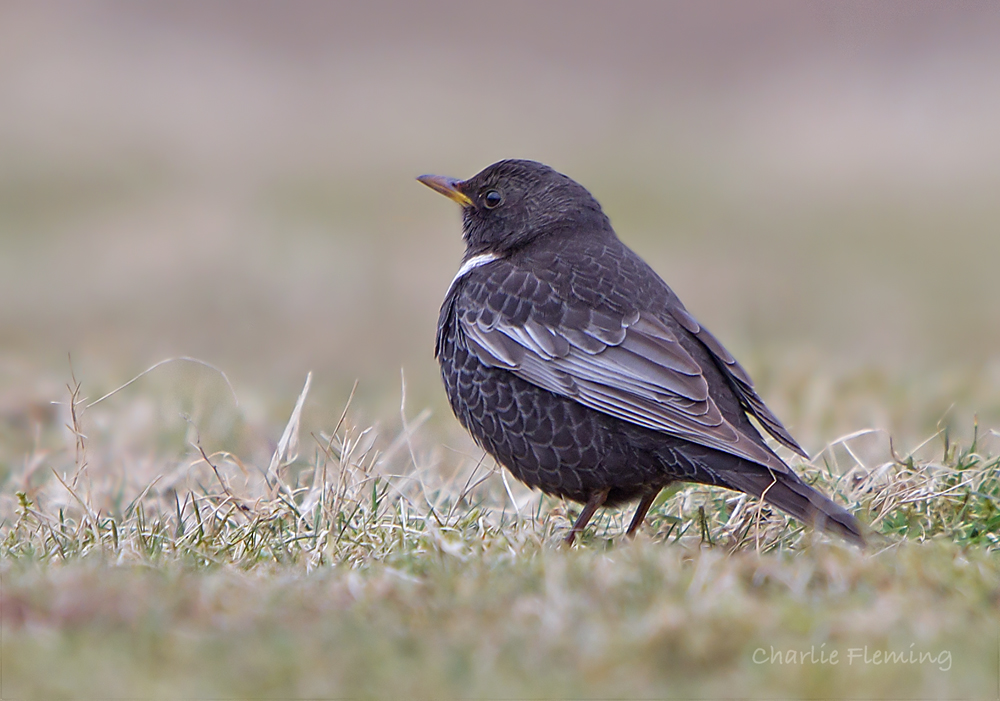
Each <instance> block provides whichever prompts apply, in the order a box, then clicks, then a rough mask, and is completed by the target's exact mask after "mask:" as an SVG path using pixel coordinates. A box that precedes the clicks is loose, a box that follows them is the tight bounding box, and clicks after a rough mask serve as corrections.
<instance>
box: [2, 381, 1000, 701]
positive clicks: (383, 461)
mask: <svg viewBox="0 0 1000 701" xmlns="http://www.w3.org/2000/svg"><path fill="white" fill-rule="evenodd" d="M70 388H71V389H72V390H74V394H73V398H74V400H75V402H77V403H76V405H75V418H74V411H71V409H70V404H69V402H67V404H66V405H64V406H62V407H60V409H59V416H58V419H63V420H65V421H66V423H67V425H68V426H69V427H71V428H73V429H74V430H73V431H72V432H69V433H65V432H64V434H63V437H64V439H65V440H66V443H65V444H64V445H63V446H62V447H61V448H58V449H54V448H46V447H44V446H45V444H46V443H47V442H49V441H51V439H52V437H51V436H48V437H43V435H42V433H44V432H45V430H48V431H53V430H55V427H56V425H57V424H56V422H57V421H58V419H57V418H55V417H50V421H49V422H48V428H47V429H45V430H43V426H42V424H38V426H39V433H38V434H36V435H37V441H38V442H37V447H36V450H34V451H31V452H29V453H28V454H27V455H25V456H24V459H23V461H22V462H19V463H15V462H14V461H13V460H8V459H7V458H10V457H11V456H6V458H5V462H4V464H3V466H2V467H3V471H4V472H3V481H4V490H3V494H2V497H0V498H2V503H0V508H2V514H3V521H2V525H0V538H2V548H3V555H4V557H3V561H2V577H3V589H2V605H3V606H2V616H3V619H2V622H3V643H2V650H0V653H2V655H3V678H2V683H3V688H2V689H0V692H2V693H3V695H4V696H5V697H7V696H18V697H49V698H50V697H53V696H94V697H98V696H99V697H107V696H154V697H179V696H197V697H217V696H234V695H235V696H240V697H269V698H270V697H290V696H301V697H329V696H337V697H340V696H359V695H362V696H365V695H381V696H397V697H398V696H400V695H407V696H411V697H412V696H421V697H439V696H481V697H488V698H492V697H520V696H532V697H537V696H550V697H589V696H596V697H606V696H616V697H648V696H664V695H670V696H684V695H699V696H718V695H720V694H721V695H727V694H731V693H732V691H733V690H734V689H739V690H740V695H748V696H759V697H768V696H774V695H780V696H788V695H791V696H807V697H808V696H823V697H841V696H855V697H857V696H862V697H865V698H889V697H892V698H905V697H921V698H924V697H928V696H942V697H957V696H963V695H973V696H983V695H988V694H989V693H992V691H993V690H994V689H995V684H996V679H997V657H996V649H997V648H996V644H998V642H1000V641H998V640H997V635H996V634H997V628H996V623H995V621H996V615H997V612H998V611H997V610H998V608H1000V598H998V592H1000V561H998V559H997V554H998V552H1000V541H998V534H1000V510H998V504H1000V480H998V466H1000V458H998V457H997V456H998V453H1000V451H998V450H997V448H998V444H1000V440H998V437H997V434H996V433H995V432H993V431H985V430H983V431H980V430H979V429H978V427H977V428H976V431H975V434H976V438H975V439H974V441H973V442H972V443H971V444H965V445H959V444H956V443H954V442H952V441H951V440H950V438H949V436H948V434H947V433H946V432H944V431H942V432H941V435H936V436H932V437H931V438H930V439H928V441H927V442H926V444H925V445H921V446H918V447H917V448H916V449H913V450H911V451H910V452H902V453H901V452H900V451H901V450H902V448H901V447H900V446H892V445H891V444H890V442H889V439H888V437H887V436H886V435H884V434H882V433H880V432H876V431H862V432H859V433H857V434H854V435H850V436H846V437H845V438H843V439H842V440H840V441H836V442H834V443H832V444H831V445H829V446H828V447H827V448H826V449H825V450H824V451H823V452H822V453H820V454H819V455H818V456H817V457H816V458H815V459H814V460H813V461H812V463H811V464H809V465H799V466H797V468H798V469H799V470H800V471H801V472H802V473H803V474H804V475H805V476H806V478H807V479H808V480H809V481H810V482H813V483H815V484H816V485H817V486H818V487H819V488H820V489H822V490H824V491H826V492H828V493H831V494H833V495H834V496H835V498H836V499H837V500H838V501H840V502H841V503H844V504H845V505H847V506H848V507H849V508H850V509H852V510H854V511H856V512H857V513H858V514H859V515H860V516H861V517H862V518H863V519H864V520H865V521H867V522H869V523H871V524H872V526H873V528H874V530H875V531H877V532H880V533H881V534H884V535H883V537H881V538H879V539H878V540H876V541H875V542H874V543H873V546H872V547H871V549H870V552H867V553H862V552H858V551H856V550H854V549H852V548H849V547H847V546H844V545H842V544H841V543H839V542H837V541H831V540H829V539H827V538H825V537H823V536H819V535H818V534H816V533H815V532H814V531H812V530H808V529H803V528H802V527H801V526H800V525H799V524H797V523H795V522H794V521H790V520H789V519H787V518H785V517H783V516H782V515H780V514H776V513H774V512H771V511H770V510H769V509H767V508H761V507H760V506H759V505H758V504H757V503H756V502H755V501H754V500H752V499H747V498H745V497H742V496H740V495H738V494H735V493H732V492H726V491H722V490H713V489H708V488H704V487H684V488H680V489H677V490H674V491H672V492H667V493H665V496H664V498H662V499H661V500H660V501H659V502H658V503H657V504H656V505H655V506H654V508H653V509H652V511H651V513H650V517H649V519H648V520H647V524H646V525H645V527H644V528H643V532H642V534H641V535H640V536H639V537H638V538H637V539H636V541H635V542H631V543H630V542H628V541H626V540H624V539H622V537H621V534H622V533H623V531H624V526H625V519H626V518H627V517H628V515H629V514H628V513H627V512H621V511H615V510H612V511H606V512H602V514H601V515H600V516H599V518H597V519H595V522H594V524H593V525H592V526H591V527H590V528H589V529H588V530H587V532H586V535H585V537H584V538H583V539H582V543H581V545H580V546H578V547H576V548H574V549H572V550H567V549H564V548H562V547H560V539H561V538H562V536H563V535H564V534H565V532H566V530H567V529H568V528H569V526H570V524H571V522H572V519H573V517H574V515H575V512H576V510H577V509H578V507H576V506H570V505H567V504H564V503H562V502H560V501H558V500H553V499H549V498H545V497H539V496H538V495H537V494H533V493H531V492H529V491H528V490H526V489H524V488H522V487H520V486H519V485H518V484H516V483H514V482H513V481H511V480H509V479H504V476H503V475H502V473H500V472H498V471H496V470H495V469H494V466H493V464H492V463H491V462H489V461H483V460H482V459H481V454H480V453H478V452H476V451H474V450H471V451H465V453H463V451H461V450H459V451H458V452H442V451H441V450H440V445H441V444H440V442H439V441H438V440H436V438H435V437H434V435H433V432H432V431H430V429H429V428H428V426H427V424H426V423H425V420H426V418H427V414H426V412H424V413H421V414H419V415H417V416H416V417H407V416H406V413H405V408H404V412H403V413H402V415H401V418H400V421H401V428H400V430H399V431H398V432H390V433H389V435H387V436H384V437H379V436H377V433H378V431H377V429H374V428H361V427H358V426H355V425H353V423H352V417H351V412H350V411H349V410H348V409H344V410H343V411H342V415H341V412H330V413H329V414H328V420H329V421H330V423H328V424H327V425H326V426H325V427H324V428H322V429H319V430H317V431H310V432H309V434H308V435H307V434H306V433H305V432H304V431H305V429H303V428H302V427H303V425H304V423H305V422H304V417H303V416H302V413H301V412H302V410H303V407H307V406H308V405H307V404H306V403H305V402H304V400H305V392H303V395H302V396H301V397H300V400H302V401H300V402H298V403H297V404H296V409H294V410H293V411H292V418H291V420H290V421H289V422H288V425H287V427H286V430H285V432H284V434H283V435H282V439H281V440H280V441H279V442H278V444H277V446H275V445H274V444H273V443H266V442H265V443H258V444H256V445H255V444H253V442H252V441H249V442H248V441H247V440H246V439H245V436H247V435H256V436H258V437H259V436H260V435H263V434H270V435H275V436H276V435H277V434H278V430H277V429H278V428H279V427H278V426H275V425H270V426H267V425H263V426H262V425H255V426H249V427H248V426H247V425H246V423H245V422H246V421H247V419H246V416H247V415H252V414H253V413H254V412H253V410H252V408H249V407H247V408H243V409H239V410H229V411H228V412H227V411H226V410H224V409H222V408H219V407H215V410H205V409H206V407H211V404H206V403H205V402H201V403H200V406H201V407H202V409H203V411H202V412H200V413H199V412H193V411H187V412H184V416H183V417H182V419H181V420H180V421H179V422H174V423H175V424H177V426H176V427H175V428H173V429H171V428H170V425H169V422H164V421H162V417H160V416H158V415H157V413H156V412H155V411H149V408H150V407H151V406H155V405H156V403H157V402H156V399H155V398H152V401H150V400H151V398H150V397H149V396H145V395H142V394H141V393H140V395H139V397H138V398H136V397H135V395H134V394H133V395H131V398H130V402H129V403H128V404H124V403H123V406H124V407H126V408H124V409H123V410H115V409H114V401H116V400H117V399H118V398H117V397H116V398H112V399H109V400H106V401H105V402H102V403H100V404H97V405H95V406H93V407H91V409H89V410H85V407H86V402H84V401H83V400H82V397H81V396H80V395H79V390H78V386H77V385H71V387H70ZM126 391H128V390H126ZM217 394H218V393H217ZM137 402H138V405H139V406H140V407H141V406H143V405H145V406H146V408H147V411H142V410H139V411H137V408H136V405H137ZM144 403H145V404H144ZM227 416H228V417H229V418H227ZM337 416H340V417H341V418H340V420H339V421H335V420H334V418H335V417H337ZM241 417H242V418H241ZM241 421H242V422H244V423H243V425H241ZM251 423H252V419H251ZM168 429H169V430H168ZM241 436H243V438H241ZM50 445H51V444H50ZM218 445H224V446H238V448H236V449H233V450H232V451H230V449H228V448H227V449H224V450H223V449H219V448H218V447H217V446H218ZM140 476H141V477H140ZM883 538H884V540H883ZM865 646H868V649H869V650H870V651H871V652H872V653H873V652H874V651H875V650H882V651H896V652H899V653H900V654H901V653H902V652H904V651H905V652H907V653H908V652H909V651H911V650H915V651H917V652H918V653H921V652H922V653H925V654H928V655H929V654H931V653H933V656H934V660H935V662H934V664H931V663H929V662H925V663H924V664H916V665H908V664H892V665H878V664H874V663H868V664H865V663H863V658H858V659H853V660H852V662H851V664H848V655H850V654H852V653H850V650H861V649H863V648H864V647H865ZM775 649H776V650H779V651H785V653H787V651H788V650H792V651H794V652H793V654H795V655H799V654H806V653H807V652H808V651H809V650H822V651H827V652H829V651H832V650H838V651H839V656H840V663H839V664H837V665H833V664H824V663H815V662H805V663H803V662H801V661H797V662H795V663H791V664H784V663H782V664H776V663H773V662H771V661H769V662H767V663H759V662H760V659H762V657H761V656H762V655H765V653H764V652H760V650H765V651H767V652H766V654H767V655H770V654H771V652H773V650H775ZM945 651H946V652H947V653H948V656H949V657H948V662H947V664H946V663H945V659H944V658H943V657H941V655H942V654H943V653H944V652H945ZM785 653H783V654H785ZM817 654H818V653H817ZM854 654H861V653H854ZM883 654H884V653H883ZM869 657H870V655H869ZM797 659H799V658H797ZM810 659H811V658H810ZM56 670H57V671H56Z"/></svg>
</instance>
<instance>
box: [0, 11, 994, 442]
mask: <svg viewBox="0 0 1000 701" xmlns="http://www.w3.org/2000/svg"><path fill="white" fill-rule="evenodd" d="M998 28H1000V5H998V4H997V3H996V2H995V1H994V0H990V1H989V2H947V3H944V2H940V3H928V2H915V1H913V0H906V1H905V2H890V1H884V2H879V3H870V2H857V3H855V2H838V3H820V2H742V3H722V2H664V1H662V0H658V1H656V2H629V3H605V2H580V1H577V0H573V1H571V2H570V1H567V2H546V3H535V2H503V3H498V2H471V1H469V0H464V1H462V2H444V1H435V2H425V3H406V2H364V3H360V2H358V3H350V4H349V3H328V2H318V1H317V2H306V1H302V2H295V3H279V2H248V1H246V0H240V1H239V2H236V1H229V2H224V1H219V2H212V3H204V2H200V1H192V2H186V1H181V2H178V1H176V0H170V1H169V2H168V1H159V2H145V3H132V2H89V3H62V4H58V3H46V2H11V1H7V2H3V3H2V4H0V300H2V302H0V423H5V424H6V427H5V428H4V431H5V435H7V436H12V435H15V434H16V433H18V432H20V433H21V434H23V435H28V434H29V433H30V430H29V429H30V427H31V426H33V425H35V424H36V423H37V422H38V421H45V420H46V418H45V416H46V414H45V412H46V409H45V407H46V406H48V402H50V401H51V400H53V399H61V400H65V399H66V394H67V393H66V389H65V384H66V383H67V382H68V381H69V378H70V369H69V363H68V361H67V354H72V362H73V368H74V371H75V373H76V376H77V378H78V379H79V380H80V381H81V382H82V383H83V393H84V394H85V395H87V396H89V397H90V398H91V399H93V398H96V397H97V396H100V395H101V394H103V393H104V392H106V391H108V390H110V389H113V388H114V387H116V386H117V385H119V384H121V383H124V382H125V381H127V380H128V379H130V378H131V377H133V376H134V375H135V374H137V373H138V372H140V371H142V370H143V369H145V368H147V367H149V366H150V365H152V364H153V363H155V362H156V361H158V360H161V359H163V358H165V357H169V356H176V355H187V356H195V357H198V358H200V359H203V360H205V361H207V362H210V363H213V364H214V365H216V366H218V367H219V368H222V369H223V370H225V372H226V373H227V374H228V376H229V378H230V380H231V381H232V383H233V385H234V387H235V389H236V392H237V394H238V395H239V396H240V398H241V400H242V401H243V402H244V405H243V406H244V408H243V409H242V411H246V412H250V413H253V412H254V411H256V412H257V413H258V414H259V416H260V417H261V418H263V419H268V420H270V419H271V418H273V420H274V421H275V422H280V421H283V419H282V418H281V417H286V416H287V415H288V411H289V410H290V408H291V405H292V404H293V403H294V399H295V396H296V394H297V392H298V390H299V388H300V387H301V383H302V381H303V378H304V377H305V374H306V372H307V371H309V370H312V371H314V372H315V379H314V384H313V392H312V395H311V399H310V402H311V404H310V405H308V406H309V407H310V408H308V409H307V416H311V417H312V418H311V419H310V420H311V421H314V422H315V423H316V424H318V425H320V426H325V427H326V428H327V430H329V429H330V428H332V425H333V424H334V423H336V420H337V417H338V416H339V413H340V410H341V407H342V406H343V405H344V403H345V402H346V400H347V396H348V394H349V392H350V390H351V387H352V385H353V384H354V382H355V380H357V381H358V382H359V386H358V393H357V396H356V397H355V400H354V404H353V406H354V410H355V412H356V413H357V415H358V416H359V419H358V420H359V421H362V422H364V421H369V422H374V421H387V422H389V423H391V422H392V421H394V420H396V417H398V411H399V405H400V391H401V380H400V376H401V370H402V371H403V372H404V373H405V377H406V386H407V390H406V391H407V411H408V412H409V413H410V414H415V413H416V412H418V411H420V410H421V409H423V408H425V407H430V408H431V410H432V412H433V414H432V419H431V421H430V423H429V424H428V425H429V426H432V427H437V428H436V429H434V430H435V431H438V433H437V434H435V435H441V436H448V437H449V438H448V440H451V437H452V436H454V435H455V432H456V426H457V424H455V423H454V421H453V420H452V419H451V418H450V414H449V412H448V409H447V406H446V403H445V401H444V396H443V392H442V390H441V389H440V386H439V381H438V376H437V367H436V364H435V362H434V360H433V357H432V349H433V336H434V330H435V323H436V320H437V311H438V305H439V304H440V301H441V298H442V297H443V295H444V292H445V290H446V288H447V286H448V284H449V281H450V280H451V277H452V275H453V274H454V272H455V270H456V269H457V267H458V264H459V260H460V257H461V255H462V243H461V240H460V221H459V213H458V211H457V209H456V207H455V206H454V205H453V204H452V203H450V202H448V201H447V200H445V199H444V198H441V197H440V196H437V195H435V194H434V193H432V192H430V191H429V190H427V189H426V188H424V187H422V186H421V185H420V184H418V183H417V182H416V181H415V180H414V177H415V176H417V175H419V174H421V173H426V172H433V173H439V174H443V175H451V176H456V177H468V176H471V175H472V174H474V173H475V172H477V171H478V170H480V169H481V168H483V167H485V166H486V165H488V164H489V163H491V162H493V161H496V160H499V159H501V158H510V157H522V158H532V159H536V160H540V161H544V162H546V163H548V164H550V165H552V166H553V167H555V168H557V169H558V170H561V171H563V172H565V173H567V174H568V175H570V176H571V177H573V178H574V179H576V180H578V181H580V182H581V183H583V184H584V185H585V186H587V187H588V188H589V189H590V190H591V191H592V192H593V193H594V194H595V195H596V196H597V198H598V199H599V200H600V201H601V202H602V203H603V205H604V207H605V210H606V211H607V212H608V214H609V215H610V217H611V219H612V221H613V223H614V224H615V226H616V229H617V231H618V233H619V235H620V236H621V238H622V239H623V240H625V241H626V243H628V244H629V245H630V246H632V247H633V248H634V249H635V250H637V251H638V252H639V253H640V254H641V255H642V256H644V257H645V258H646V259H647V260H648V261H649V262H650V264H651V265H652V266H653V267H654V268H655V269H656V270H657V271H659V272H660V273H661V274H662V276H663V277H664V279H665V280H667V282H668V283H669V284H670V285H671V286H672V287H673V288H674V289H675V291H676V292H677V293H678V294H679V295H680V297H681V298H682V299H683V300H684V301H685V303H686V304H687V306H688V308H689V309H690V310H691V311H692V312H693V313H694V314H695V315H696V316H697V317H698V318H699V320H701V321H702V322H703V323H704V324H705V325H706V326H708V327H709V328H711V329H712V330H713V331H714V332H715V333H716V335H718V336H719V337H720V338H721V339H722V340H723V342H724V343H726V345H727V346H728V347H729V348H730V349H731V350H732V351H733V352H734V353H735V354H736V355H737V356H738V357H739V358H741V360H743V361H744V364H745V365H746V366H747V367H748V369H750V370H751V373H752V374H753V375H754V376H755V378H756V379H757V382H758V384H759V385H760V388H761V390H762V393H763V395H764V397H765V398H766V399H767V400H768V402H769V404H771V406H772V408H774V409H775V411H776V412H777V413H778V415H779V416H781V417H782V418H783V419H786V423H788V424H789V426H790V428H792V430H793V432H794V433H796V434H797V435H800V436H803V439H802V441H803V443H804V444H805V445H806V446H807V448H809V449H810V450H816V449H817V448H819V447H822V445H823V444H824V443H825V442H826V441H829V440H832V439H834V438H836V437H837V436H838V435H841V434H842V433H843V432H846V431H852V430H855V429H860V428H867V427H871V426H877V427H880V428H886V429H889V430H892V431H893V432H895V433H897V434H903V435H905V436H909V437H912V438H913V439H914V440H916V439H918V438H921V437H926V435H927V433H926V432H928V431H932V430H933V429H934V427H935V425H937V423H938V422H940V421H942V420H944V421H945V422H953V423H954V424H955V425H956V427H957V428H958V429H959V430H964V431H967V432H968V431H971V423H972V417H973V415H974V414H978V416H979V417H980V421H981V422H984V423H990V425H992V426H994V427H995V426H997V425H998V424H1000V345H998V344H1000V284H998V282H997V279H998V278H997V267H998V264H1000V197H998V195H997V192H998V189H1000V129H998V127H997V125H998V124H1000V42H998V41H997V36H998V33H997V30H998ZM226 392H227V390H226V388H225V384H224V383H223V382H222V381H221V380H220V379H219V378H218V377H217V376H215V375H213V374H212V373H211V372H210V371H208V370H206V369H204V368H199V367H181V366H169V367H164V368H161V369H160V370H158V371H156V373H153V374H151V375H150V376H149V377H148V378H144V379H143V380H142V381H140V382H139V383H136V385H133V387H132V388H130V389H129V390H127V391H126V392H123V393H122V394H121V395H118V396H116V397H115V398H114V399H113V400H109V401H114V402H118V405H117V406H118V411H124V412H125V413H126V414H127V413H128V409H127V408H128V407H130V406H132V405H133V403H134V402H136V401H137V396H138V395H142V396H144V397H146V401H149V402H152V403H153V404H154V405H158V404H160V403H169V402H173V401H177V402H180V403H181V404H184V403H185V402H188V403H190V402H194V401H195V400H194V399H192V397H195V396H200V397H203V398H204V397H205V396H209V397H215V399H214V400H213V401H217V402H218V403H221V404H225V403H226V401H228V399H227V394H226ZM178 397H181V398H182V399H178ZM255 402H256V403H255ZM254 407H257V408H256V409H255V408H254ZM119 416H121V415H119ZM50 418H51V417H50ZM126 425H127V424H126ZM277 425H278V426H279V432H280V423H278V424H277ZM270 438H271V440H273V439H276V438H277V435H275V436H272V437H270ZM8 457H10V455H9V454H8Z"/></svg>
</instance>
